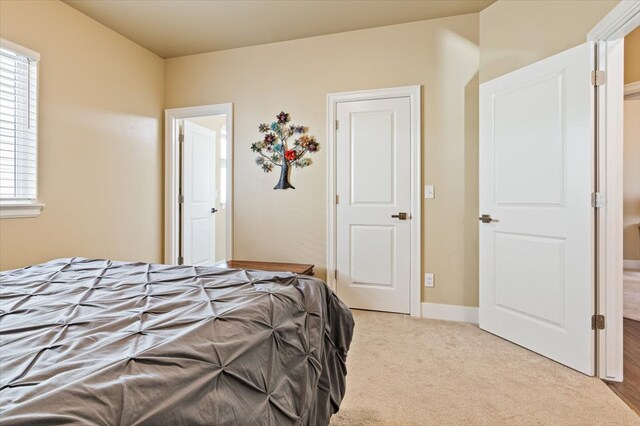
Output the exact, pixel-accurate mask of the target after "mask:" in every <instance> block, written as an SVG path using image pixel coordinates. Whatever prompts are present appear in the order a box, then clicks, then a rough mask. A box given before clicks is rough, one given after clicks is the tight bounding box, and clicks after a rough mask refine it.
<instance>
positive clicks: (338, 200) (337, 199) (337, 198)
mask: <svg viewBox="0 0 640 426" xmlns="http://www.w3.org/2000/svg"><path fill="white" fill-rule="evenodd" d="M336 204H340V196H339V195H338V194H336Z"/></svg>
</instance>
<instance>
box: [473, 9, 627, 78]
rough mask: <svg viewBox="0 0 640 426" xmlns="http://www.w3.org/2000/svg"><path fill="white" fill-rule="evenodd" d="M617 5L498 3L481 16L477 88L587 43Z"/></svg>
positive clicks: (484, 11) (481, 13)
mask: <svg viewBox="0 0 640 426" xmlns="http://www.w3.org/2000/svg"><path fill="white" fill-rule="evenodd" d="M617 3H618V1H617V0H616V1H596V0H553V1H548V0H538V1H526V0H518V1H516V0H501V1H498V2H496V3H494V4H492V5H491V6H489V7H488V8H486V9H485V10H483V11H482V12H480V50H481V54H480V82H485V81H489V80H491V79H494V78H496V77H499V76H501V75H503V74H506V73H508V72H511V71H514V70H516V69H518V68H521V67H524V66H526V65H529V64H532V63H534V62H536V61H539V60H541V59H544V58H546V57H548V56H551V55H554V54H556V53H559V52H562V51H563V50H566V49H569V48H571V47H574V46H577V45H579V44H581V43H584V42H586V41H587V33H588V32H589V31H591V29H592V28H593V27H594V26H595V25H596V24H597V23H598V22H600V21H601V20H602V18H604V16H605V15H606V14H607V13H609V11H611V9H613V7H614V6H615V5H616V4H617Z"/></svg>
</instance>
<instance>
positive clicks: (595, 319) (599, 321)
mask: <svg viewBox="0 0 640 426" xmlns="http://www.w3.org/2000/svg"><path fill="white" fill-rule="evenodd" d="M591 329H592V330H604V315H592V316H591Z"/></svg>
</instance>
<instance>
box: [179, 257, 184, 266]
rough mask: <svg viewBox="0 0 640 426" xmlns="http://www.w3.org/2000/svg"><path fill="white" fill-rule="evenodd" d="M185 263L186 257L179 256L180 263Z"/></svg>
mask: <svg viewBox="0 0 640 426" xmlns="http://www.w3.org/2000/svg"><path fill="white" fill-rule="evenodd" d="M183 263H184V258H183V257H182V256H178V265H182V264H183Z"/></svg>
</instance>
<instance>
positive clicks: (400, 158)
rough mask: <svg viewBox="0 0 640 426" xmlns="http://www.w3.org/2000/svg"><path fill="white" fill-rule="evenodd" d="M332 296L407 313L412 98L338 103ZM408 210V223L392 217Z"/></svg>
mask: <svg viewBox="0 0 640 426" xmlns="http://www.w3.org/2000/svg"><path fill="white" fill-rule="evenodd" d="M336 117H337V120H338V122H339V128H338V130H337V136H336V141H337V143H336V171H337V173H336V188H337V195H338V197H339V201H338V204H337V206H336V230H337V232H336V269H337V293H338V296H339V297H340V298H341V299H342V300H343V301H345V303H346V304H347V305H348V306H349V307H352V308H361V309H371V310H379V311H388V312H399V313H410V309H411V226H410V222H411V220H420V218H412V217H411V210H412V208H411V207H412V206H411V201H412V199H411V188H412V185H411V102H410V98H409V97H399V98H388V99H377V100H362V101H352V102H339V103H338V104H337V108H336ZM400 213H406V215H407V217H406V220H401V219H400V218H393V217H392V216H393V215H399V214H400Z"/></svg>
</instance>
